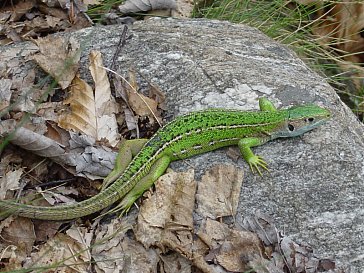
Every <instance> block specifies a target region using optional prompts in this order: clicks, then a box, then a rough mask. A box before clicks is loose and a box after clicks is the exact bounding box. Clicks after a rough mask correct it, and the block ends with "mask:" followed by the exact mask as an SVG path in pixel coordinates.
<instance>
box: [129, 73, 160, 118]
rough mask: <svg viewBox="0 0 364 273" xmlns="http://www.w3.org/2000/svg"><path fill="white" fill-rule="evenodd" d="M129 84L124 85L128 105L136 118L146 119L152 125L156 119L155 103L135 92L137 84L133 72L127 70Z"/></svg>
mask: <svg viewBox="0 0 364 273" xmlns="http://www.w3.org/2000/svg"><path fill="white" fill-rule="evenodd" d="M128 75H129V77H128V78H129V84H125V91H126V94H127V96H128V103H129V105H130V107H131V109H132V110H133V111H134V112H135V114H136V115H137V116H140V117H148V118H149V120H150V122H151V123H153V122H154V121H155V119H156V118H157V119H158V117H157V113H158V111H157V106H158V104H157V102H156V101H155V100H152V99H150V98H148V97H146V96H144V95H143V94H140V93H138V92H137V90H138V83H137V80H136V75H135V71H134V70H132V69H131V70H129V74H128Z"/></svg>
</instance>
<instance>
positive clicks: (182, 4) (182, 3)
mask: <svg viewBox="0 0 364 273" xmlns="http://www.w3.org/2000/svg"><path fill="white" fill-rule="evenodd" d="M204 1H205V0H202V1H197V2H196V1H195V0H176V2H177V10H173V11H172V17H177V18H191V17H192V13H193V9H194V8H195V6H196V4H197V5H198V3H203V2H204Z"/></svg>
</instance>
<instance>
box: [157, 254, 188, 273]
mask: <svg viewBox="0 0 364 273" xmlns="http://www.w3.org/2000/svg"><path fill="white" fill-rule="evenodd" d="M161 257H162V258H161V262H160V268H159V269H160V272H161V273H176V272H178V273H191V272H193V271H192V267H191V262H190V261H189V260H188V259H186V258H185V257H183V256H181V255H179V254H178V253H176V252H172V253H169V254H166V255H162V256H161Z"/></svg>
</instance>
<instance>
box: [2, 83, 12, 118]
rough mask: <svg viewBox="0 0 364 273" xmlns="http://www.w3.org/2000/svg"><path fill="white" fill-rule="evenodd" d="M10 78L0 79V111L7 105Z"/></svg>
mask: <svg viewBox="0 0 364 273" xmlns="http://www.w3.org/2000/svg"><path fill="white" fill-rule="evenodd" d="M11 84H12V82H11V80H10V79H0V90H1V92H0V112H1V111H2V110H3V109H4V108H6V107H8V106H9V104H10V98H11V94H12V91H11V90H10V88H11Z"/></svg>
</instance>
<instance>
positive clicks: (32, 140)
mask: <svg viewBox="0 0 364 273" xmlns="http://www.w3.org/2000/svg"><path fill="white" fill-rule="evenodd" d="M12 121H13V120H6V121H3V122H2V123H0V125H1V126H0V134H1V133H2V132H1V131H2V127H3V126H4V127H5V128H7V126H5V125H6V123H12ZM9 132H13V133H14V134H13V135H12V139H11V142H12V143H13V144H15V145H17V146H19V147H22V148H24V149H26V150H29V151H32V152H33V153H35V154H37V155H40V156H43V157H57V156H61V155H63V154H64V153H65V151H64V149H63V148H62V147H61V145H60V144H59V143H57V142H55V141H53V140H52V139H50V138H47V137H45V136H42V135H39V134H37V133H34V132H32V131H30V130H28V129H26V128H23V127H19V128H17V129H16V130H10V131H8V133H9Z"/></svg>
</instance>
